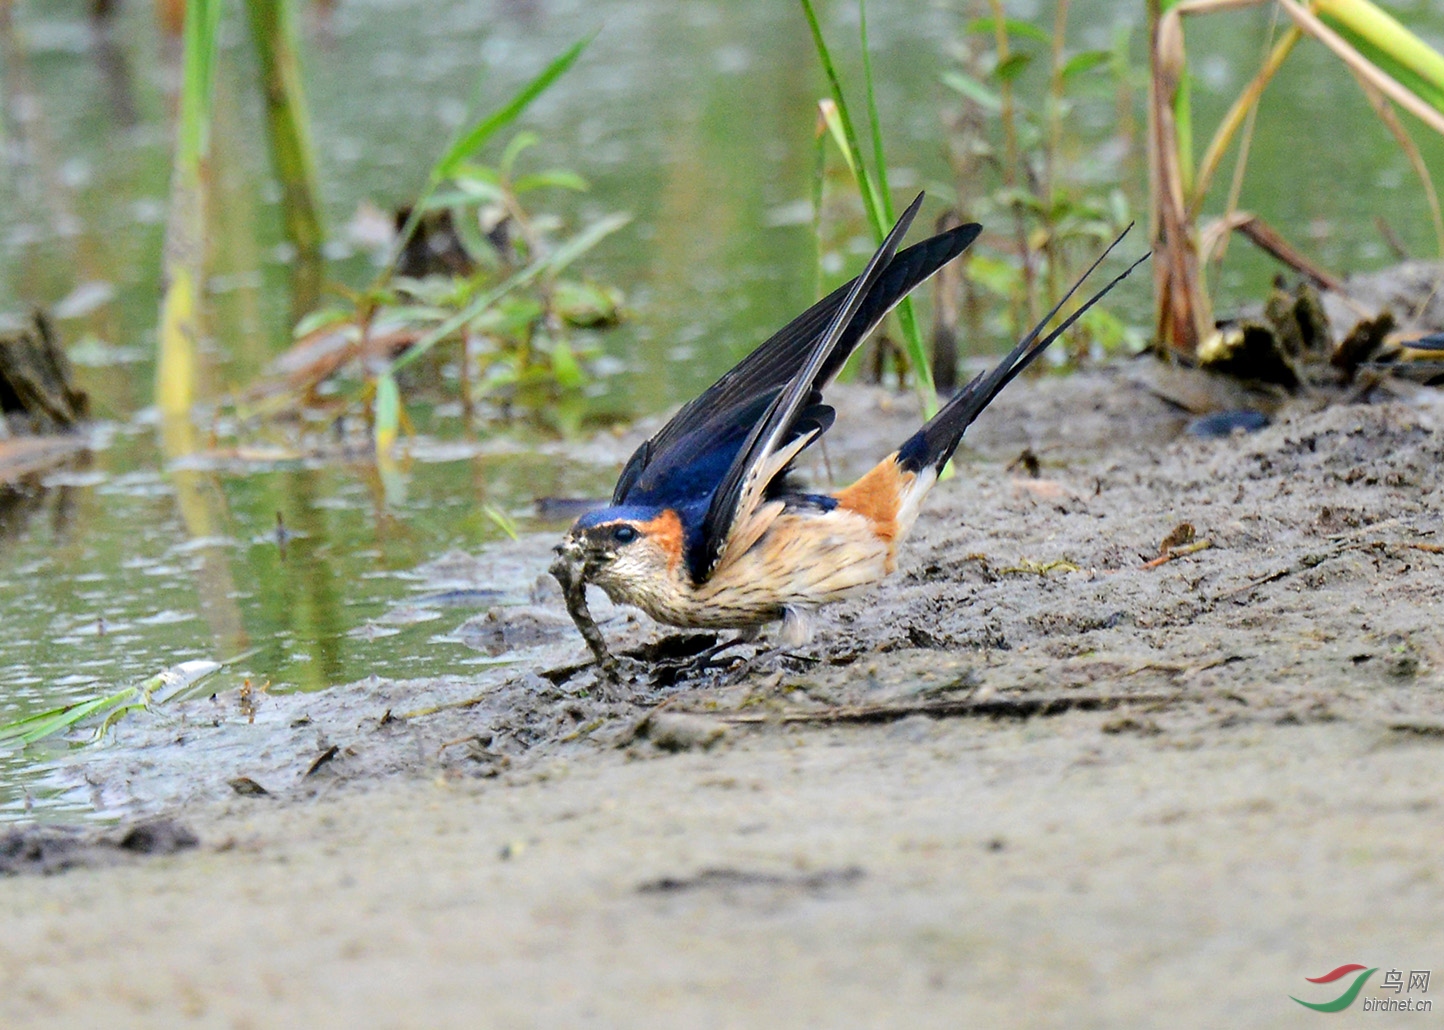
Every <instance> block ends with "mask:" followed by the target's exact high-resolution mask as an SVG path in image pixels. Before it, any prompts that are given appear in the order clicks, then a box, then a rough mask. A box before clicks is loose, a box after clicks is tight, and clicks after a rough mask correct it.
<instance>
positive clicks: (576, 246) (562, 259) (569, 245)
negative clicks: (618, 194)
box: [539, 214, 632, 275]
mask: <svg viewBox="0 0 1444 1030" xmlns="http://www.w3.org/2000/svg"><path fill="white" fill-rule="evenodd" d="M631 220H632V216H631V215H623V214H615V215H607V216H606V217H605V218H602V219H599V220H597V221H595V222H593V223H592V224H591V225H589V226H587V227H586V228H585V229H583V230H582V231H581V232H579V233H577V234H576V235H575V236H573V237H572V238H571V239H569V240H567V241H566V242H565V243H563V244H562V245H561V246H560V247H558V248H557V249H556V250H554V251H552V253H551V254H550V255H549V256H547V257H545V258H543V259H542V260H541V261H540V262H539V264H540V265H541V266H543V268H544V269H545V271H546V272H548V273H549V274H551V275H556V274H557V273H558V272H560V271H561V270H562V269H564V268H566V267H567V266H568V265H570V264H571V263H572V262H573V261H575V260H576V259H577V258H579V257H581V256H582V255H583V254H585V253H586V252H587V251H589V250H591V249H592V248H593V247H595V246H596V245H597V244H598V243H601V242H602V240H604V239H606V238H607V237H608V236H610V235H611V234H612V233H614V232H616V231H617V230H618V229H620V228H621V227H622V226H624V225H626V224H627V223H628V222H630V221H631Z"/></svg>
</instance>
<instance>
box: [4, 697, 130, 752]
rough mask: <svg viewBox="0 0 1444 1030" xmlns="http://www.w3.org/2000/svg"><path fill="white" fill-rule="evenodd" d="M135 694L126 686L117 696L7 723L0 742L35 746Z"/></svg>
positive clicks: (55, 709) (98, 698) (92, 700)
mask: <svg viewBox="0 0 1444 1030" xmlns="http://www.w3.org/2000/svg"><path fill="white" fill-rule="evenodd" d="M136 694H137V690H136V688H135V687H127V688H126V689H125V690H121V691H118V692H116V693H114V694H106V695H104V696H102V697H92V698H90V699H88V700H86V701H76V702H74V703H73V704H68V705H64V706H62V707H60V708H52V709H51V710H50V711H48V712H41V713H39V714H38V715H32V716H29V717H28V718H25V719H19V720H16V721H15V722H11V723H6V724H5V725H4V726H0V741H4V742H7V743H18V744H20V745H21V746H22V747H23V746H27V745H30V744H34V743H36V742H37V741H40V740H44V739H45V738H46V737H50V736H54V735H55V734H57V733H63V732H65V731H66V730H68V729H70V728H71V727H72V726H74V725H76V724H77V723H79V722H83V721H84V720H86V719H88V718H90V717H91V716H92V715H94V714H95V713H96V712H100V711H104V710H105V709H108V708H112V707H114V706H116V705H119V704H123V703H125V702H126V701H129V700H130V699H131V698H133V697H135V696H136Z"/></svg>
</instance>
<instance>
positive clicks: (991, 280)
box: [967, 250, 1023, 297]
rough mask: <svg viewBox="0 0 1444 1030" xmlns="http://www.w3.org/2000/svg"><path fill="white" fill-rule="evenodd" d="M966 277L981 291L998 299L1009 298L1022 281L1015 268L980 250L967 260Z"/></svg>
mask: <svg viewBox="0 0 1444 1030" xmlns="http://www.w3.org/2000/svg"><path fill="white" fill-rule="evenodd" d="M967 275H968V278H969V279H971V280H972V281H973V282H975V283H977V284H978V285H979V286H981V287H982V288H983V289H985V290H987V291H988V292H989V293H993V294H995V295H997V296H999V297H1011V296H1012V295H1013V293H1014V292H1015V291H1016V290H1017V289H1018V287H1019V286H1020V285H1021V284H1022V281H1023V273H1022V272H1021V271H1020V270H1019V269H1018V268H1017V266H1015V265H1013V264H1012V263H1010V262H1008V261H1005V260H1003V259H1002V258H999V257H993V256H992V255H991V254H989V253H988V252H987V251H981V250H980V251H975V252H974V253H973V256H972V257H971V258H969V259H968V267H967Z"/></svg>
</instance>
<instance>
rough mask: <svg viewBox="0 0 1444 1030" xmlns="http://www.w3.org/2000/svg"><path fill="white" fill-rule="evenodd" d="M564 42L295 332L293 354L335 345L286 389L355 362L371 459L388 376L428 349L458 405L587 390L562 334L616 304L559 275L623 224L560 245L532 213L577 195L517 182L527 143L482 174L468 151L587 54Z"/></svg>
mask: <svg viewBox="0 0 1444 1030" xmlns="http://www.w3.org/2000/svg"><path fill="white" fill-rule="evenodd" d="M587 42H588V41H586V40H583V41H582V42H580V43H578V44H576V45H575V46H573V47H572V48H571V49H569V50H568V51H567V52H566V53H564V54H562V55H561V56H560V57H558V58H557V59H556V60H555V61H553V62H552V63H551V64H550V65H549V66H548V67H547V68H546V69H545V70H544V71H543V72H542V73H541V74H540V75H538V76H537V77H536V78H535V79H533V80H532V81H531V82H529V83H528V84H527V85H526V86H524V87H523V88H522V89H521V90H520V91H518V93H517V94H516V95H515V96H513V97H512V98H511V100H509V101H508V102H507V103H506V104H504V105H503V106H502V107H501V108H499V109H498V110H496V111H494V112H492V113H490V114H488V115H487V116H485V117H483V118H481V119H479V120H477V121H476V122H474V123H472V124H470V125H468V126H467V127H465V128H464V129H463V130H462V131H461V132H460V133H459V134H458V135H457V137H456V138H455V139H454V140H453V141H452V142H451V144H450V145H449V146H448V147H447V148H446V150H445V152H444V153H443V154H442V155H441V157H440V158H439V159H438V160H437V161H436V163H435V164H434V165H433V166H432V168H431V171H430V173H429V174H428V176H427V181H426V184H425V186H424V187H423V189H422V191H421V194H420V196H419V197H418V198H417V200H416V201H415V203H413V204H412V205H411V206H410V207H409V208H406V209H404V210H403V211H402V212H400V213H399V215H398V219H399V221H400V226H399V229H398V232H397V237H396V240H395V242H394V244H393V245H392V249H391V252H390V255H389V259H388V260H387V262H386V264H385V267H384V268H383V270H382V271H381V272H380V274H379V275H378V276H377V277H376V279H375V280H374V281H373V282H372V283H371V284H370V285H369V286H368V287H367V288H366V289H364V290H362V291H360V292H356V293H349V294H347V297H348V301H349V303H347V304H346V305H344V306H335V307H330V308H326V309H323V310H321V311H317V312H314V313H312V314H311V315H310V316H308V317H307V318H305V319H303V320H302V321H301V323H300V324H299V325H298V326H297V328H296V336H297V338H298V341H299V343H298V346H299V347H301V348H304V347H306V346H308V345H310V344H311V343H314V342H316V341H318V340H321V339H324V338H329V339H332V340H338V341H340V350H339V351H338V350H337V349H336V348H331V349H329V350H327V349H324V348H323V349H322V350H321V352H320V354H319V356H318V357H317V358H316V359H315V360H314V361H313V362H312V363H311V364H310V366H309V367H308V368H307V369H304V370H303V371H302V373H301V374H299V375H293V376H292V380H291V385H292V387H293V389H294V390H299V391H300V392H303V393H307V394H309V395H311V396H313V397H314V395H315V388H316V387H317V386H319V384H320V383H321V381H322V380H324V379H327V378H329V377H330V376H331V375H333V374H334V373H335V372H336V371H337V370H339V369H340V368H342V367H344V366H346V365H349V364H351V362H352V361H353V360H359V361H360V362H361V363H362V367H363V369H364V371H365V381H364V383H363V385H362V387H361V389H360V390H359V391H358V392H356V393H354V394H352V395H351V397H350V401H351V402H354V401H357V400H360V401H369V402H370V403H371V407H370V411H371V415H372V420H373V439H374V442H375V446H376V450H377V454H378V455H384V454H385V453H386V452H387V451H389V450H390V449H391V447H392V446H393V445H394V443H395V441H396V440H397V438H398V435H399V432H400V431H401V429H402V428H403V425H404V423H405V418H406V412H405V405H404V403H403V400H402V397H401V391H400V389H399V387H398V384H397V379H396V376H397V374H398V373H399V372H400V371H401V370H402V369H404V368H406V367H407V366H408V365H411V364H413V363H414V362H417V361H419V360H421V359H422V358H423V357H425V356H426V355H428V354H429V353H430V352H431V351H432V350H433V349H434V348H436V347H437V346H439V345H448V346H451V347H454V348H455V349H456V352H457V354H458V356H459V358H460V368H461V378H462V400H463V403H464V405H465V406H466V407H467V409H468V410H470V407H471V405H472V404H473V403H474V402H475V401H476V400H477V399H479V398H481V397H489V398H500V399H501V400H503V401H505V402H508V403H509V402H511V401H519V402H522V403H528V402H538V401H543V400H549V399H553V398H555V397H556V396H557V395H558V394H560V393H567V392H575V391H577V390H579V389H580V388H581V387H582V386H584V385H585V384H586V382H587V381H588V374H587V371H586V362H587V359H588V358H590V357H591V356H592V350H591V349H590V348H589V346H588V345H586V344H580V343H578V342H576V339H575V338H574V336H573V334H572V332H571V330H573V329H576V328H597V327H602V326H606V325H610V324H612V323H614V322H615V321H616V320H617V318H618V316H619V310H620V295H619V294H618V292H617V291H616V290H614V289H611V288H608V287H605V286H600V285H597V284H595V283H592V282H590V281H588V280H586V279H582V278H575V277H568V276H567V274H566V273H567V272H568V271H569V270H570V268H571V266H572V265H573V264H574V263H575V262H576V261H577V259H578V258H580V257H582V255H584V254H585V253H587V251H589V250H591V248H592V247H594V246H596V245H597V244H598V243H599V242H601V241H602V240H603V239H605V238H606V237H607V236H608V235H610V234H611V233H613V232H615V231H617V230H618V229H619V228H621V227H622V226H623V225H625V224H626V223H627V222H628V220H629V219H628V218H627V217H626V216H624V215H609V216H606V217H603V218H600V219H598V220H596V221H594V222H592V223H591V224H589V225H587V226H586V227H585V228H583V229H581V230H580V231H578V232H576V233H573V234H571V235H566V234H564V233H562V232H561V231H560V225H559V223H558V222H557V220H556V219H554V218H550V217H547V216H543V215H539V214H535V213H534V211H533V209H532V208H531V206H530V204H531V201H532V200H533V199H534V198H535V197H536V196H537V195H539V194H541V193H543V192H545V191H548V190H585V189H586V188H587V184H586V182H585V181H584V180H583V179H582V178H581V177H580V176H578V175H576V174H575V173H573V172H570V171H567V170H564V169H545V170H538V171H527V170H524V169H523V167H522V166H523V164H524V161H523V158H524V155H525V153H526V151H527V150H528V149H529V148H530V147H532V146H533V145H534V144H535V143H536V142H537V137H536V136H535V135H534V134H532V133H530V132H522V133H518V134H516V135H515V136H513V137H512V138H511V139H510V141H509V142H508V143H507V144H506V146H505V147H504V148H503V150H502V152H501V154H500V156H499V158H498V159H497V160H496V162H495V163H494V164H489V163H485V162H483V161H481V160H479V159H478V156H477V155H478V154H479V152H480V151H481V150H482V149H483V148H484V147H485V146H486V144H487V143H489V142H490V141H491V140H492V138H493V137H494V136H496V135H497V134H498V133H499V132H500V131H501V130H503V129H505V128H506V127H507V126H508V125H510V124H511V123H512V122H513V121H515V120H516V118H517V117H518V116H519V115H520V114H521V113H522V112H523V111H524V110H525V109H526V108H527V106H528V105H529V104H530V103H531V102H532V101H533V100H535V99H536V98H537V97H538V96H540V95H541V93H542V92H544V91H545V90H546V89H547V88H548V87H549V86H550V85H551V84H552V83H553V82H555V81H556V80H557V79H558V78H559V77H560V76H561V75H562V74H563V73H564V72H566V70H567V69H568V68H570V67H571V66H572V64H574V63H575V61H576V60H577V58H578V57H579V56H580V55H581V53H582V51H583V49H585V47H586V45H587Z"/></svg>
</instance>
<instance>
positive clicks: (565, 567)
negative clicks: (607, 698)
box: [549, 554, 617, 675]
mask: <svg viewBox="0 0 1444 1030" xmlns="http://www.w3.org/2000/svg"><path fill="white" fill-rule="evenodd" d="M549 571H550V572H551V574H552V575H553V576H554V577H555V578H556V581H557V582H558V583H560V584H561V588H562V597H563V598H564V599H565V600H566V603H567V614H568V615H570V616H571V617H572V621H573V622H574V623H576V624H577V630H578V631H579V632H580V633H581V635H582V639H583V640H585V641H586V642H587V647H589V648H591V651H592V655H593V656H594V657H595V658H596V659H597V664H598V665H600V666H601V667H602V671H603V672H606V673H607V674H608V675H612V674H614V673H615V672H616V670H617V660H616V658H614V657H612V653H611V652H610V651H608V650H607V640H606V638H605V637H603V636H602V631H601V630H599V629H598V628H597V624H596V622H595V621H594V620H593V619H592V613H591V611H590V610H589V609H588V608H587V585H586V581H585V580H584V579H582V577H581V576H579V575H578V574H577V573H578V572H579V571H580V570H579V569H578V568H577V563H576V562H574V561H572V560H571V559H570V558H569V557H567V556H566V555H564V554H563V555H559V556H558V557H557V560H556V561H554V562H552V567H551V569H550V570H549Z"/></svg>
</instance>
